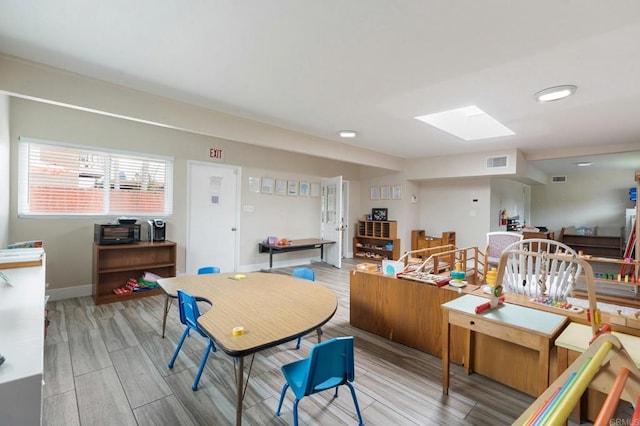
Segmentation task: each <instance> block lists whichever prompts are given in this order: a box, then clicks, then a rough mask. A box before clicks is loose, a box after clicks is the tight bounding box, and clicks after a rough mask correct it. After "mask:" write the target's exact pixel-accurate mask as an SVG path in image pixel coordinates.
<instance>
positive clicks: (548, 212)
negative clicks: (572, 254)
mask: <svg viewBox="0 0 640 426" xmlns="http://www.w3.org/2000/svg"><path fill="white" fill-rule="evenodd" d="M636 166H637V167H636V169H637V168H640V165H636ZM636 169H628V170H621V171H607V172H602V171H598V170H586V171H584V172H579V173H572V174H569V175H567V182H566V183H549V184H547V185H541V186H532V188H531V224H532V225H541V226H546V227H547V228H549V230H550V231H556V236H557V235H558V232H559V231H560V229H561V228H562V227H568V226H574V225H596V226H599V227H602V228H604V229H603V231H611V230H616V231H619V228H620V227H623V226H624V225H625V209H628V208H633V207H635V203H633V202H632V201H630V200H629V188H631V187H633V186H635V172H634V170H636Z"/></svg>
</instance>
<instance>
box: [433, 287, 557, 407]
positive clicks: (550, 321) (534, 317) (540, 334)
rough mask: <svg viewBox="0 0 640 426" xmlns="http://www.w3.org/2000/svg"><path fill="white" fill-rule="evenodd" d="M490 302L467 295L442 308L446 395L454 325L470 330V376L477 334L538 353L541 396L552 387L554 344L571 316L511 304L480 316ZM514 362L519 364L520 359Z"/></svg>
mask: <svg viewBox="0 0 640 426" xmlns="http://www.w3.org/2000/svg"><path fill="white" fill-rule="evenodd" d="M487 300H488V299H487V298H485V297H479V296H474V295H471V294H467V295H464V296H462V297H459V298H457V299H455V300H452V301H450V302H447V303H445V304H443V305H442V327H443V329H442V393H443V394H445V395H447V394H448V393H449V340H450V337H449V336H450V333H451V325H456V326H459V327H462V328H465V329H468V330H470V333H469V341H468V342H467V345H466V356H465V358H464V359H465V360H466V361H465V371H466V372H467V374H469V372H470V371H471V362H470V360H471V354H472V353H473V348H472V346H473V332H477V333H482V334H486V335H488V336H492V337H495V338H497V339H501V340H505V341H508V342H512V343H514V344H516V345H520V346H524V347H527V348H531V349H533V350H535V351H537V352H538V368H537V376H536V377H535V379H534V380H535V381H536V386H535V389H536V390H537V395H539V394H541V393H542V392H544V390H545V389H546V388H547V386H548V385H549V357H550V351H551V349H552V347H553V341H554V340H555V337H556V336H557V335H558V334H559V333H560V332H561V331H562V329H563V327H564V325H565V323H566V322H567V321H568V319H567V317H565V316H563V315H557V314H553V313H550V312H544V311H539V310H537V309H532V308H526V307H524V306H518V305H512V304H510V303H505V304H504V305H502V306H500V307H498V308H495V309H491V310H489V311H485V312H483V313H480V314H476V313H475V308H476V306H478V305H479V304H481V303H484V302H487ZM513 362H514V364H517V360H513ZM505 367H506V366H505ZM537 395H536V396H537Z"/></svg>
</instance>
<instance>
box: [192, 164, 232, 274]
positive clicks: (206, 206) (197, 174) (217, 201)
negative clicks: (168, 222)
mask: <svg viewBox="0 0 640 426" xmlns="http://www.w3.org/2000/svg"><path fill="white" fill-rule="evenodd" d="M187 167H188V180H187V191H188V196H187V227H186V228H187V244H186V245H187V247H186V248H187V250H186V273H187V274H196V273H197V271H198V269H199V268H200V267H202V266H217V267H219V268H220V271H221V272H234V271H236V270H237V269H238V261H239V260H238V253H239V238H238V232H237V224H238V223H239V216H238V214H239V211H240V209H239V203H240V186H239V182H241V179H240V174H241V169H240V167H237V166H228V165H224V164H213V163H207V162H201V161H189V162H188V164H187Z"/></svg>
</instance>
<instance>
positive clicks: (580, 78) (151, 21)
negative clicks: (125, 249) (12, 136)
mask: <svg viewBox="0 0 640 426" xmlns="http://www.w3.org/2000/svg"><path fill="white" fill-rule="evenodd" d="M0 52H4V53H7V54H10V55H15V56H18V57H22V58H25V59H29V60H32V61H35V62H39V63H44V64H47V65H51V66H54V67H58V68H62V69H66V70H69V71H73V72H76V73H79V74H83V75H87V76H91V77H94V78H98V79H102V80H106V81H110V82H113V83H117V84H121V85H124V86H128V87H131V88H136V89H139V90H143V91H146V92H151V93H154V94H158V95H162V96H166V97H170V98H173V99H178V100H181V101H185V102H189V103H192V104H197V105H200V106H205V107H208V108H211V109H216V110H220V111H225V112H229V113H232V114H235V115H239V116H243V117H246V118H251V119H255V120H258V121H261V122H265V123H269V124H272V125H276V126H279V127H283V128H287V129H291V130H295V131H298V132H302V133H305V134H309V135H314V136H318V137H321V138H325V139H328V140H334V141H339V140H340V138H339V137H338V136H337V133H336V132H337V131H338V130H341V129H352V130H355V131H357V132H358V133H359V136H358V137H357V138H356V139H353V140H344V141H343V142H344V143H349V144H354V145H357V146H362V147H366V148H369V149H372V150H374V151H379V152H383V153H387V154H391V155H395V156H399V157H404V158H409V157H427V156H439V155H449V154H457V153H462V152H485V151H494V150H502V149H514V148H517V149H519V150H521V151H523V152H524V153H525V155H526V156H527V158H530V159H537V160H543V159H544V160H546V159H548V158H552V157H571V158H569V159H566V160H563V161H559V160H555V161H556V163H558V164H555V163H553V162H552V163H549V162H540V163H537V164H538V166H539V167H541V168H542V169H543V170H545V171H547V172H550V173H563V172H565V171H564V170H562V168H565V167H566V166H567V165H568V166H570V167H575V166H574V165H573V163H575V162H577V161H578V160H577V159H575V158H573V157H575V156H576V155H587V154H589V155H591V154H599V153H603V152H622V151H639V152H640V119H639V114H640V2H639V1H637V0H614V1H601V0H538V1H530V2H524V1H513V0H483V1H477V0H432V1H428V0H351V1H344V0H323V1H302V0H261V1H237V0H162V1H158V0H136V1H130V0H110V1H100V2H96V1H86V0H56V1H50V0H33V1H25V0H2V2H1V3H0ZM0 72H1V70H0ZM559 84H575V85H577V86H578V91H577V93H576V94H575V95H574V96H572V97H571V98H568V99H566V100H563V101H557V102H553V103H548V104H539V103H536V102H535V101H534V100H533V98H532V95H533V94H534V93H535V92H536V91H538V90H541V89H543V88H546V87H549V86H555V85H559ZM469 105H477V106H478V107H480V108H482V109H483V110H484V111H485V112H487V113H488V114H490V115H491V116H493V117H494V118H496V119H498V120H499V121H500V122H502V123H503V124H504V125H506V126H507V127H509V128H510V129H511V130H513V131H514V132H515V133H516V135H514V136H506V137H501V138H493V139H489V140H484V141H469V142H467V141H463V140H461V139H458V138H456V137H453V136H451V135H449V134H446V133H443V132H441V131H439V130H436V129H434V128H431V127H429V126H428V125H426V124H424V123H421V122H419V121H417V120H415V119H414V118H413V117H415V116H417V115H424V114H429V113H433V112H439V111H443V110H449V109H454V108H459V107H464V106H469ZM614 157H616V158H618V159H619V158H623V159H626V161H627V162H628V163H629V162H630V163H631V165H630V166H627V167H630V168H634V167H635V168H640V154H638V155H636V156H631V155H628V154H625V155H623V156H620V155H618V156H614ZM596 158H597V159H598V160H597V161H596V160H594V161H595V164H598V161H603V157H601V156H597V157H596ZM600 165H602V163H600Z"/></svg>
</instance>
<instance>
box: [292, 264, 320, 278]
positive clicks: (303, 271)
mask: <svg viewBox="0 0 640 426" xmlns="http://www.w3.org/2000/svg"><path fill="white" fill-rule="evenodd" d="M292 275H293V276H294V277H296V278H303V279H305V280H309V281H315V280H316V273H315V272H313V269H311V268H307V267H306V266H300V267H298V268H294V270H293V273H292Z"/></svg>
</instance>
